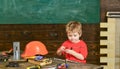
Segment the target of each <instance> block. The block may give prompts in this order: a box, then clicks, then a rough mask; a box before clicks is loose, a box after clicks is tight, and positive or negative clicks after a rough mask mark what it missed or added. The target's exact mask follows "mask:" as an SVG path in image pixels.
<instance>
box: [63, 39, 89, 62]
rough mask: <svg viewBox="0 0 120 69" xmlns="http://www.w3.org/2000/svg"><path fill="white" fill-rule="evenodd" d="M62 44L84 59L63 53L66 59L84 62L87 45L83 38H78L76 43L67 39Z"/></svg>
mask: <svg viewBox="0 0 120 69" xmlns="http://www.w3.org/2000/svg"><path fill="white" fill-rule="evenodd" d="M62 46H65V48H66V49H72V50H74V51H76V52H77V53H80V54H82V55H83V56H84V60H80V59H77V58H76V57H74V56H72V55H70V54H67V53H63V54H64V55H65V57H66V59H68V60H72V61H76V62H82V63H86V57H87V54H88V51H87V45H86V43H85V42H84V41H83V40H80V42H78V43H72V42H70V41H69V40H67V41H65V42H64V43H63V44H62Z"/></svg>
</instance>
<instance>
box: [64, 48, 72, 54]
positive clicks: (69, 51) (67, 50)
mask: <svg viewBox="0 0 120 69" xmlns="http://www.w3.org/2000/svg"><path fill="white" fill-rule="evenodd" d="M65 52H66V53H68V54H71V55H72V53H73V52H74V50H71V49H65Z"/></svg>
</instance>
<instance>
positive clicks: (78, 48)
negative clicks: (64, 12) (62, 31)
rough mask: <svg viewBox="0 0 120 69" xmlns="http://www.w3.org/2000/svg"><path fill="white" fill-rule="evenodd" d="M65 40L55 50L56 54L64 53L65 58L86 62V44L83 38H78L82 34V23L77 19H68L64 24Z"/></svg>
mask: <svg viewBox="0 0 120 69" xmlns="http://www.w3.org/2000/svg"><path fill="white" fill-rule="evenodd" d="M66 33H67V37H68V40H66V41H65V42H64V43H63V44H62V46H60V48H58V50H57V55H65V58H66V59H67V60H70V61H75V62H81V63H86V57H87V54H88V51H87V45H86V43H85V42H84V41H83V40H80V37H81V35H82V25H81V23H80V22H77V21H70V22H69V23H68V24H67V25H66Z"/></svg>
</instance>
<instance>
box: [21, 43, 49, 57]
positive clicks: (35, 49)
mask: <svg viewBox="0 0 120 69" xmlns="http://www.w3.org/2000/svg"><path fill="white" fill-rule="evenodd" d="M46 54H48V51H47V49H46V46H45V45H44V44H43V43H42V42H40V41H31V42H29V43H28V44H27V45H26V47H25V51H24V52H23V53H22V54H21V57H23V58H24V57H30V56H35V55H46Z"/></svg>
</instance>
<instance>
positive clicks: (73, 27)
mask: <svg viewBox="0 0 120 69" xmlns="http://www.w3.org/2000/svg"><path fill="white" fill-rule="evenodd" d="M66 32H67V33H69V32H73V33H74V32H78V33H79V34H82V25H81V23H80V22H77V21H70V22H68V24H67V25H66Z"/></svg>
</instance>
